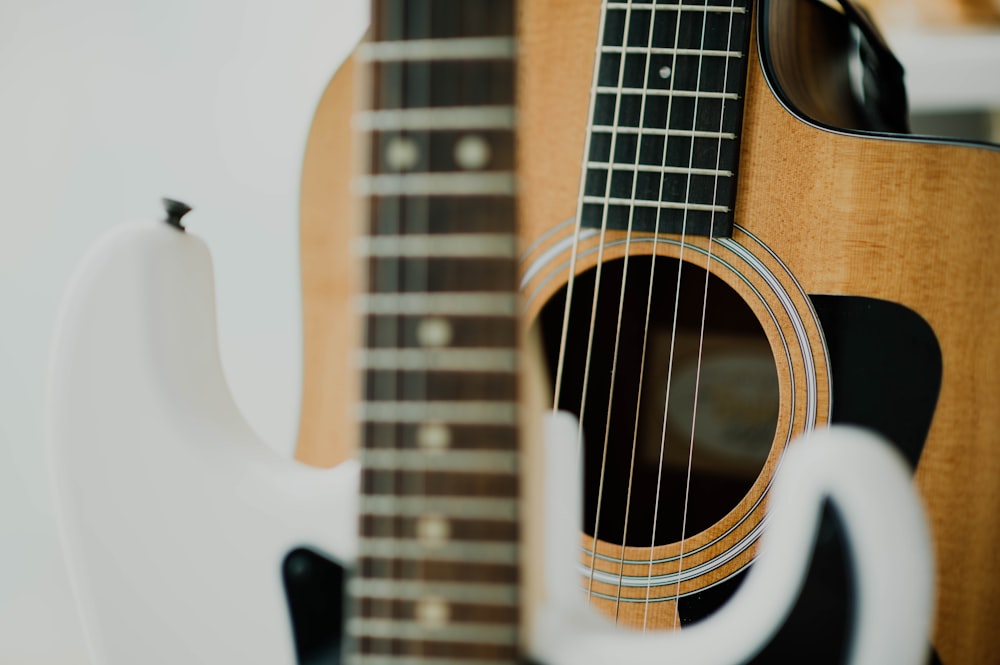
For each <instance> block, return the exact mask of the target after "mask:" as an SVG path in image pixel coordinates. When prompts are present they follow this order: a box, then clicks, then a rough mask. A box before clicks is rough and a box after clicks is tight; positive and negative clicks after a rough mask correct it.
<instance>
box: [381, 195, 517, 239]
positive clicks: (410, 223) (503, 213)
mask: <svg viewBox="0 0 1000 665" xmlns="http://www.w3.org/2000/svg"><path fill="white" fill-rule="evenodd" d="M368 208H369V210H368V214H369V217H368V226H369V233H370V234H372V235H397V234H405V233H421V234H423V233H427V234H434V235H442V234H449V233H503V234H509V233H510V232H511V223H510V220H511V219H513V216H514V199H513V197H511V196H462V197H444V196H404V197H391V198H373V199H370V200H369V202H368Z"/></svg>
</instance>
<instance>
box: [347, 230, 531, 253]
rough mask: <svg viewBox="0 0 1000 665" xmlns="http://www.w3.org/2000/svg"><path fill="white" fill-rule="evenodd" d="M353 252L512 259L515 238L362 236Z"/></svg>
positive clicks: (505, 235)
mask: <svg viewBox="0 0 1000 665" xmlns="http://www.w3.org/2000/svg"><path fill="white" fill-rule="evenodd" d="M355 252H356V253H357V254H358V255H359V256H368V257H393V256H398V257H434V258H438V257H462V258H515V257H516V256H517V237H516V236H513V235H509V234H496V233H477V234H459V233H453V234H448V235H441V236H434V235H421V234H414V233H409V234H405V235H378V236H365V237H361V238H359V239H358V240H357V241H356V244H355Z"/></svg>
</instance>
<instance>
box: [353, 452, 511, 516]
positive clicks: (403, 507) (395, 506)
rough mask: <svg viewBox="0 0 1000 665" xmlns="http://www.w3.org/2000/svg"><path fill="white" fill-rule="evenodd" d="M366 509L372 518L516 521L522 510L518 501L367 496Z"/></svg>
mask: <svg viewBox="0 0 1000 665" xmlns="http://www.w3.org/2000/svg"><path fill="white" fill-rule="evenodd" d="M453 454H455V452H451V453H449V456H450V455H453ZM487 470H488V469H487ZM363 510H364V512H365V513H367V514H369V515H402V516H414V515H423V514H424V513H433V514H437V515H443V516H444V517H449V518H462V519H480V520H516V519H517V518H518V511H519V510H520V507H519V503H518V501H517V500H516V499H494V498H480V497H469V498H466V499H463V500H462V501H454V500H451V499H423V500H421V501H419V502H411V501H398V500H397V499H395V498H394V497H385V496H366V497H365V498H364V502H363Z"/></svg>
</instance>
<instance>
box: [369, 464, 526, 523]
mask: <svg viewBox="0 0 1000 665" xmlns="http://www.w3.org/2000/svg"><path fill="white" fill-rule="evenodd" d="M517 461H518V457H517V454H516V453H515V452H512V451H502V450H501V451H492V450H477V451H468V450H466V451H458V450H449V451H448V452H447V453H446V454H444V453H441V454H433V453H432V454H428V453H426V452H423V451H413V450H407V451H404V450H372V449H365V450H363V451H361V463H362V464H364V465H366V466H368V467H370V468H372V469H394V470H403V471H421V470H427V471H461V472H468V473H488V472H491V471H492V472H496V473H516V472H517ZM361 508H362V512H364V511H367V510H368V506H367V504H366V503H362V506H361Z"/></svg>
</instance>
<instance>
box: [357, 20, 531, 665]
mask: <svg viewBox="0 0 1000 665" xmlns="http://www.w3.org/2000/svg"><path fill="white" fill-rule="evenodd" d="M372 18H373V33H372V41H371V42H369V43H368V44H366V45H365V46H363V47H362V49H361V52H360V55H361V59H362V60H363V61H365V62H366V63H367V64H368V65H369V66H370V71H371V87H372V105H371V107H370V110H368V111H365V112H363V113H361V114H360V115H359V117H358V119H357V125H358V127H359V128H360V129H361V130H362V131H364V132H366V133H367V135H368V137H369V138H370V152H369V171H368V173H367V174H366V175H365V176H364V177H362V178H360V179H359V182H358V185H359V189H360V191H361V192H362V194H364V195H365V197H366V199H367V213H366V215H367V233H366V235H365V236H364V237H363V238H361V239H360V241H359V243H358V251H359V252H360V253H361V254H362V255H363V256H364V257H365V259H366V262H367V263H366V270H367V280H368V288H367V292H366V293H365V294H364V295H363V296H362V297H361V299H360V301H359V308H360V311H361V312H362V314H363V316H364V321H365V333H364V348H363V349H362V351H361V352H360V354H359V356H358V361H359V365H360V366H361V368H362V371H363V376H364V395H363V401H362V403H361V404H360V413H359V417H360V420H361V421H362V428H363V431H362V451H361V462H362V468H363V471H362V497H361V541H360V560H359V564H358V571H357V575H356V577H355V579H354V581H353V582H352V584H351V595H352V601H353V604H354V610H355V611H354V615H353V616H354V618H353V619H352V620H351V621H350V623H349V627H348V632H349V634H350V635H351V638H352V639H353V641H354V645H355V648H354V653H353V654H352V658H353V661H352V662H356V663H359V664H361V663H387V664H388V663H401V662H406V663H444V662H454V663H463V662H465V663H486V662H490V663H492V662H496V663H504V662H507V663H513V662H516V660H517V652H518V649H517V644H518V636H517V626H518V610H517V604H518V568H517V561H518V558H519V556H518V522H517V517H518V496H519V486H518V475H517V471H518V469H517V463H518V438H517V431H518V428H517V399H518V396H517V378H516V377H517V374H516V366H517V363H516V357H517V351H516V349H517V337H518V336H517V329H518V328H517V318H516V315H517V303H518V296H517V265H516V247H517V242H516V229H515V223H514V222H515V220H514V173H513V171H514V136H513V127H514V74H515V72H514V50H515V49H514V0H419V1H418V0H407V1H403V0H376V1H374V2H373V4H372Z"/></svg>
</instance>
